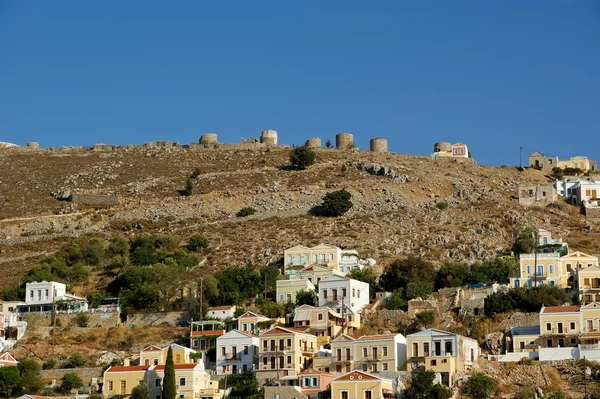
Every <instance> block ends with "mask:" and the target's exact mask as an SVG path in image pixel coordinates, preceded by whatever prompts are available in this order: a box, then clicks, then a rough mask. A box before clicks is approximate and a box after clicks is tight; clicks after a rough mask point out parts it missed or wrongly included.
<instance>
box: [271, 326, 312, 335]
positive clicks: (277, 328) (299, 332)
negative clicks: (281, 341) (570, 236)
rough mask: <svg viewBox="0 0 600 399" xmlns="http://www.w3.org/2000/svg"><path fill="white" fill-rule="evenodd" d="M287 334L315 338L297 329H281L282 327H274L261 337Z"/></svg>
mask: <svg viewBox="0 0 600 399" xmlns="http://www.w3.org/2000/svg"><path fill="white" fill-rule="evenodd" d="M276 330H279V331H276ZM285 333H295V334H305V335H310V336H313V335H312V334H308V333H305V332H304V331H301V330H298V329H297V328H292V327H281V326H277V327H274V328H272V329H270V330H268V331H265V332H264V333H262V334H260V335H261V336H262V335H274V334H285Z"/></svg>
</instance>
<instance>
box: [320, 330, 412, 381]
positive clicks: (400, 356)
mask: <svg viewBox="0 0 600 399" xmlns="http://www.w3.org/2000/svg"><path fill="white" fill-rule="evenodd" d="M331 352H332V358H331V370H332V371H335V372H338V373H340V372H348V371H352V370H361V371H363V372H369V373H379V372H387V371H397V370H398V369H399V368H400V367H402V366H403V365H404V363H405V362H406V338H405V337H404V336H403V335H402V334H380V335H363V336H361V337H355V336H352V335H349V334H343V335H341V336H339V337H338V338H336V339H334V340H333V341H332V342H331Z"/></svg>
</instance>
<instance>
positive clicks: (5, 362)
mask: <svg viewBox="0 0 600 399" xmlns="http://www.w3.org/2000/svg"><path fill="white" fill-rule="evenodd" d="M18 364H19V362H18V361H17V360H16V359H15V358H14V357H13V356H12V355H11V354H10V353H8V352H2V353H0V367H9V366H16V365H18Z"/></svg>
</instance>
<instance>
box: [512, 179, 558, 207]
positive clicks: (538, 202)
mask: <svg viewBox="0 0 600 399" xmlns="http://www.w3.org/2000/svg"><path fill="white" fill-rule="evenodd" d="M555 200H556V191H555V190H554V187H552V184H530V185H520V186H519V204H520V205H523V206H547V205H549V204H551V203H553V202H554V201H555Z"/></svg>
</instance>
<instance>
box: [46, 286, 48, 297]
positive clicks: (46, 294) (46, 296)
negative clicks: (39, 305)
mask: <svg viewBox="0 0 600 399" xmlns="http://www.w3.org/2000/svg"><path fill="white" fill-rule="evenodd" d="M46 299H48V289H47V288H46Z"/></svg>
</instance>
